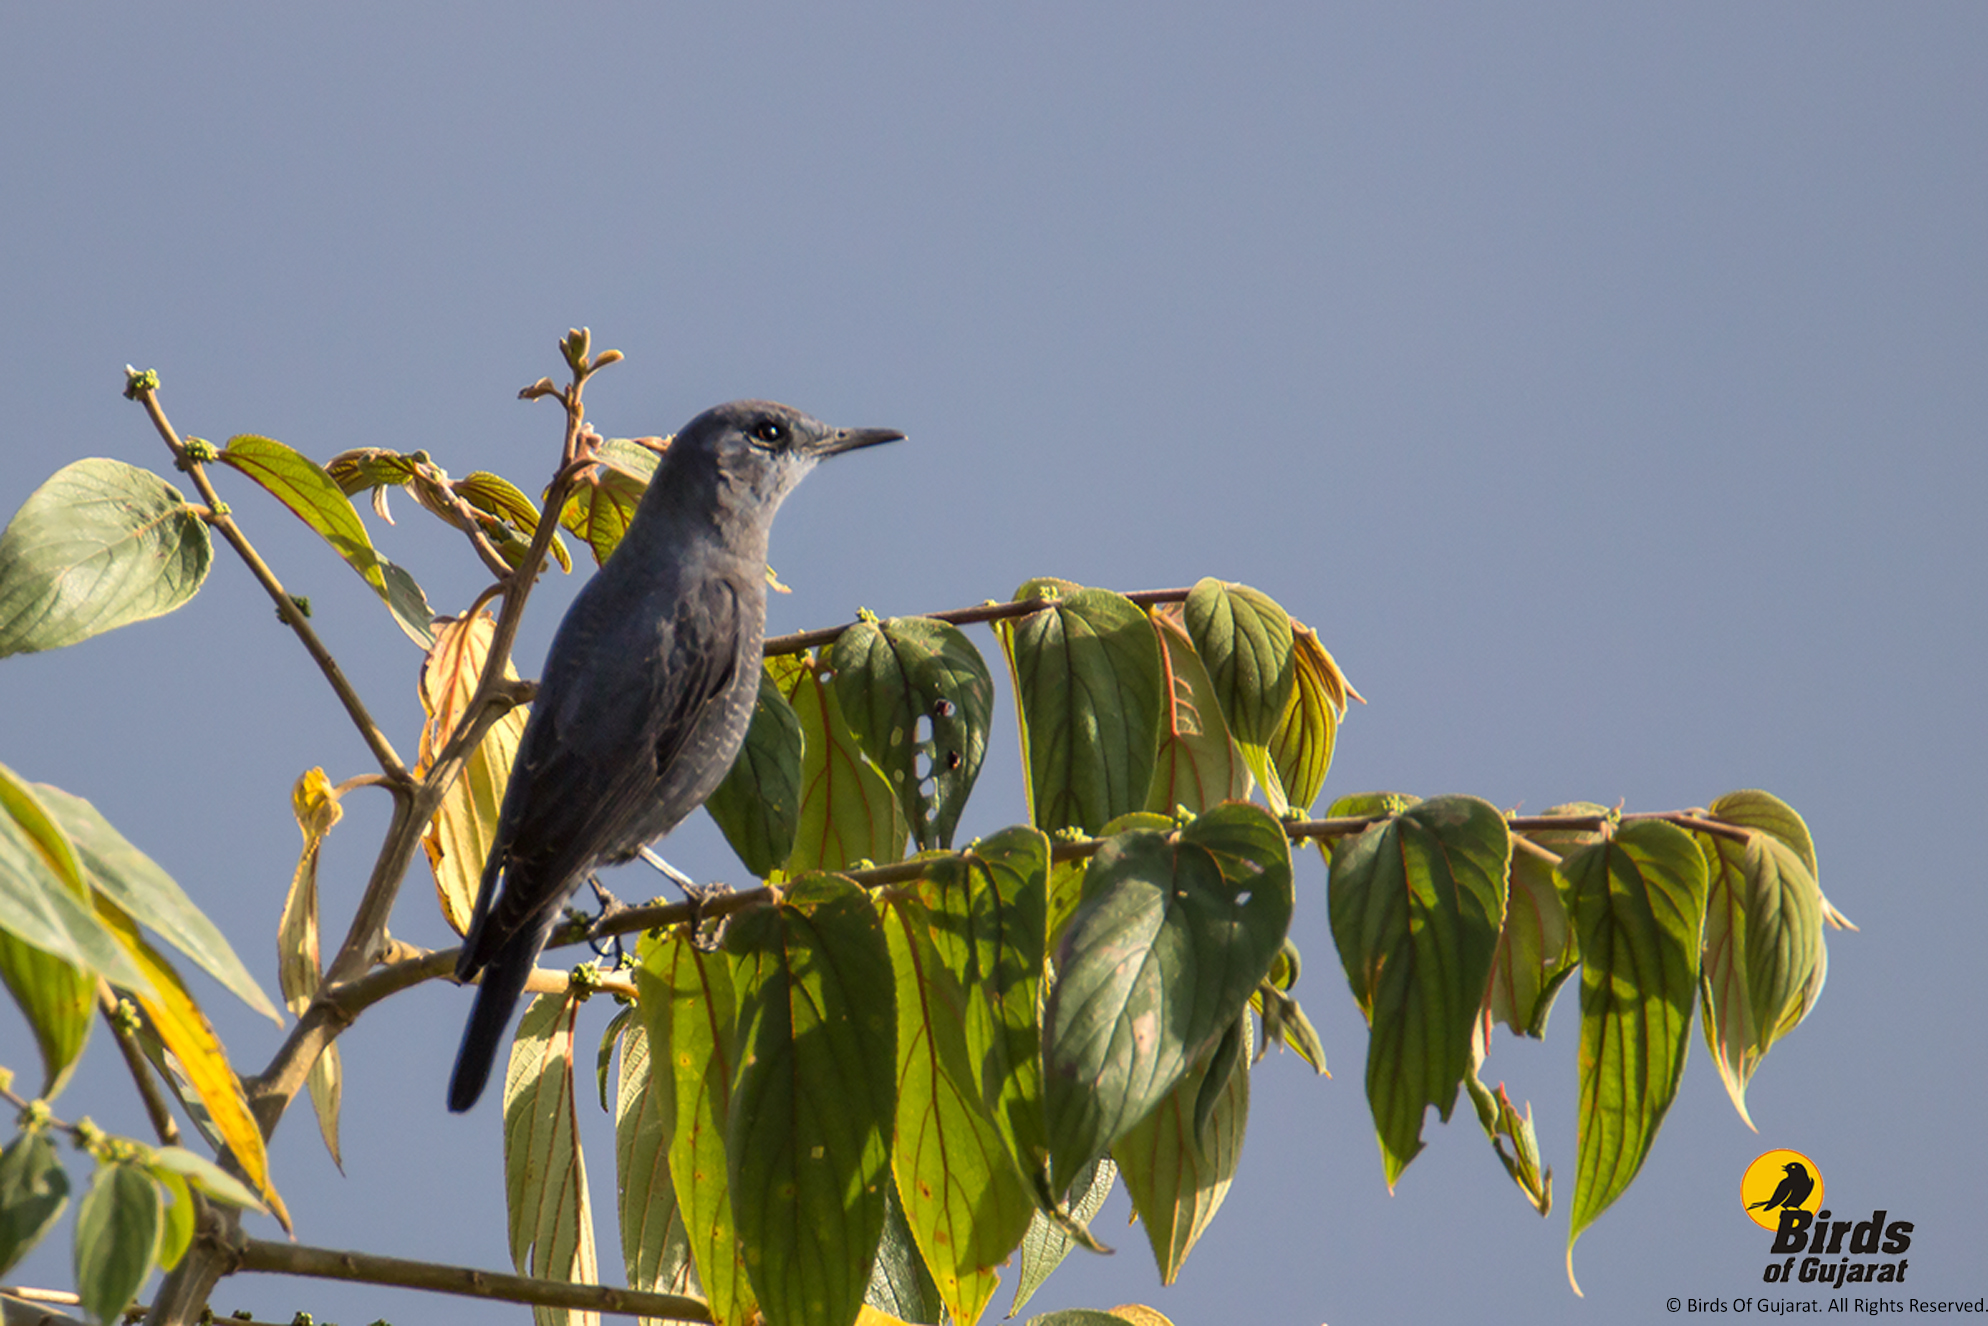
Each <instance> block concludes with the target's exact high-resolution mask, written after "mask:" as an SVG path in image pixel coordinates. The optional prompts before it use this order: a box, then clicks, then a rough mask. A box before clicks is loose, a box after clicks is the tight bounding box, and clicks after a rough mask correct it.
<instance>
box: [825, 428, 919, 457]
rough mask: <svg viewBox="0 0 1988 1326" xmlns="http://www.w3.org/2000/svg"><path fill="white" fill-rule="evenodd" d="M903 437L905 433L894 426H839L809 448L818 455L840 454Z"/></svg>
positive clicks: (898, 439) (899, 439)
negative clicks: (818, 443) (816, 444)
mask: <svg viewBox="0 0 1988 1326" xmlns="http://www.w3.org/2000/svg"><path fill="white" fill-rule="evenodd" d="M903 437H904V434H902V433H900V432H898V431H897V430H896V429H894V428H838V429H836V430H835V431H834V432H833V433H830V434H829V435H828V436H827V437H825V438H823V439H822V440H821V443H820V445H818V446H814V447H811V448H809V450H810V451H811V452H812V453H813V454H814V455H816V456H839V455H841V454H842V453H843V452H845V451H857V450H860V449H861V448H863V447H874V446H877V445H879V444H880V443H884V442H897V441H901V440H902V439H903Z"/></svg>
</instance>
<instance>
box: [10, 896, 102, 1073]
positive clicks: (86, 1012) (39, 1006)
mask: <svg viewBox="0 0 1988 1326" xmlns="http://www.w3.org/2000/svg"><path fill="white" fill-rule="evenodd" d="M0 980H4V981H5V982H6V984H7V990H8V993H10V994H12V995H13V996H14V1002H15V1004H17V1005H18V1006H19V1007H20V1010H21V1013H22V1015H23V1016H24V1017H26V1018H27V1020H28V1027H29V1029H30V1030H31V1031H32V1032H33V1033H34V1038H35V1050H36V1051H37V1052H38V1053H39V1054H40V1056H41V1090H40V1091H39V1092H37V1093H36V1094H37V1095H39V1096H41V1097H42V1099H44V1100H53V1099H54V1098H55V1097H56V1096H57V1095H59V1094H61V1091H62V1088H63V1087H64V1086H65V1085H67V1084H68V1081H69V1075H70V1074H71V1073H72V1072H74V1071H75V1068H76V1062H77V1060H79V1059H81V1058H82V1055H83V1047H84V1046H85V1045H86V1044H88V1043H89V1039H90V1024H91V1023H92V1022H93V1021H94V1020H95V1018H94V1014H95V1011H96V1010H95V1005H96V1001H97V977H96V973H94V972H91V971H88V970H86V969H84V968H82V967H78V966H77V965H76V964H74V963H72V962H65V961H63V960H62V959H61V958H58V957H56V956H55V955H54V954H53V953H48V952H44V951H43V950H41V949H38V948H36V947H34V946H33V945H32V944H27V943H23V942H22V941H21V940H18V939H16V938H14V936H13V935H11V934H8V933H7V932H5V931H0Z"/></svg>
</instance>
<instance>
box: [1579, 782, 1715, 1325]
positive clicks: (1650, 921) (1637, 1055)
mask: <svg viewBox="0 0 1988 1326" xmlns="http://www.w3.org/2000/svg"><path fill="white" fill-rule="evenodd" d="M1560 873H1561V875H1562V876H1563V877H1564V878H1565V879H1566V881H1567V883H1568V885H1569V887H1570V888H1571V890H1572V892H1573V897H1574V924H1575V928H1576V930H1577V931H1578V932H1579V935H1580V943H1581V1053H1580V1092H1579V1116H1578V1117H1579V1128H1578V1140H1577V1143H1576V1149H1577V1155H1578V1159H1577V1161H1576V1167H1577V1168H1576V1174H1575V1179H1574V1206H1573V1210H1572V1212H1571V1214H1570V1216H1569V1219H1568V1230H1567V1278H1568V1280H1569V1281H1570V1282H1571V1281H1572V1280H1573V1276H1574V1241H1575V1240H1576V1239H1578V1238H1579V1237H1580V1236H1581V1231H1582V1230H1584V1229H1586V1228H1587V1227H1588V1226H1589V1225H1591V1224H1593V1223H1594V1220H1595V1217H1596V1216H1598V1215H1600V1214H1601V1213H1602V1212H1603V1211H1604V1210H1606V1209H1607V1208H1608V1206H1609V1204H1610V1203H1611V1202H1613V1201H1614V1200H1615V1199H1616V1198H1617V1197H1619V1196H1621V1195H1622V1193H1623V1191H1624V1190H1626V1189H1627V1188H1628V1187H1629V1184H1630V1182H1631V1180H1633V1179H1634V1178H1635V1177H1636V1172H1637V1171H1638V1170H1640V1169H1641V1168H1642V1167H1643V1160H1644V1158H1645V1157H1647V1156H1648V1155H1649V1153H1650V1144H1651V1143H1652V1142H1653V1141H1655V1140H1656V1135H1657V1129H1658V1128H1659V1127H1660V1126H1661V1125H1662V1123H1663V1120H1664V1114H1665V1112H1666V1111H1667V1110H1669V1109H1670V1104H1671V1101H1672V1100H1673V1099H1675V1098H1676V1095H1677V1084H1678V1079H1679V1078H1680V1077H1682V1076H1683V1074H1684V1060H1685V1056H1686V1055H1687V1054H1688V1053H1689V1052H1690V1049H1691V1041H1690V1033H1691V1003H1692V1000H1693V998H1694V997H1695V996H1696V994H1697V992H1698V948H1699V940H1700V934H1701V932H1702V930H1703V928H1704V921H1705V895H1706V875H1705V858H1704V857H1703V856H1701V855H1700V854H1699V851H1698V847H1697V845H1696V844H1695V843H1693V842H1692V840H1691V835H1690V834H1688V833H1686V832H1684V830H1682V829H1679V828H1677V827H1675V826H1674V825H1670V824H1666V823H1664V822H1663V821H1662V820H1642V821H1638V822H1636V823H1633V824H1629V825H1625V826H1624V827H1622V828H1621V829H1619V830H1617V831H1616V833H1615V836H1614V837H1613V838H1612V839H1609V840H1607V841H1603V842H1598V843H1594V844H1592V845H1590V846H1587V847H1583V848H1581V849H1580V850H1579V851H1576V852H1571V853H1569V854H1568V855H1567V856H1566V857H1565V858H1564V859H1563V860H1562V862H1561V865H1560ZM1576 1288H1577V1290H1578V1286H1576Z"/></svg>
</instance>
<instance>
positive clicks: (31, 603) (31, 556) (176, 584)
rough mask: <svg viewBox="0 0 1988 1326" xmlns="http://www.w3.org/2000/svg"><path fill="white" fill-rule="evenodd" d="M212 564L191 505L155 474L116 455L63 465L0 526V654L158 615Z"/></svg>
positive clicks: (193, 588)
mask: <svg viewBox="0 0 1988 1326" xmlns="http://www.w3.org/2000/svg"><path fill="white" fill-rule="evenodd" d="M213 561H214V542H213V539H212V537H211V536H210V535H209V534H208V532H207V526H206V525H205V524H204V523H202V521H201V519H200V516H199V513H198V511H197V510H196V509H195V508H194V507H192V506H190V505H188V504H187V501H186V499H185V498H184V497H182V496H180V492H179V490H178V489H177V488H174V487H173V486H172V485H171V484H169V483H167V482H166V481H165V480H164V479H161V478H160V477H159V476H158V475H156V474H153V473H152V472H150V471H149V470H141V469H139V468H138V467H137V466H135V465H126V464H125V463H124V462H123V461H119V460H101V459H91V460H79V461H77V462H75V463H74V464H72V465H65V466H63V467H62V468H61V469H60V470H57V471H56V472H55V474H54V475H53V476H52V477H51V478H50V479H49V481H48V482H47V483H45V484H43V485H42V486H41V487H39V488H37V489H35V490H34V492H33V493H31V494H29V496H28V500H27V501H26V502H23V503H22V504H21V509H20V510H19V511H16V512H15V513H14V519H13V520H12V521H10V522H9V523H8V525H7V529H6V532H5V533H0V658H5V657H6V656H7V655H9V654H31V653H35V652H37V651H39V650H43V649H59V648H61V647H62V646H64V645H73V644H75V643H77V642H78V641H81V640H87V639H89V638H90V637H91V636H93V635H102V634H103V633H104V632H105V631H111V630H115V629H117V628H118V627H120V626H125V625H128V624H130V623H132V622H136V621H143V620H145V619H146V618H148V617H159V616H163V615H164V614H166V613H169V612H171V611H172V610H173V609H175V608H178V607H180V606H181V605H183V604H184V603H186V601H187V600H188V599H190V598H192V597H193V596H194V595H195V594H196V593H198V592H199V590H200V585H201V582H202V581H204V580H206V578H207V568H208V567H209V566H210V565H212V563H213Z"/></svg>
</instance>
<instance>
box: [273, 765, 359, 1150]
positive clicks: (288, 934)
mask: <svg viewBox="0 0 1988 1326" xmlns="http://www.w3.org/2000/svg"><path fill="white" fill-rule="evenodd" d="M290 809H291V812H292V813H293V814H295V815H296V817H297V828H298V829H299V830H301V831H302V833H303V835H304V847H303V850H302V851H301V852H300V853H299V854H298V856H297V869H296V870H295V871H294V872H293V873H292V874H291V876H290V892H289V894H288V895H287V896H286V897H285V898H284V900H283V916H282V919H281V920H279V921H278V922H277V923H276V979H277V982H278V984H279V985H280V986H281V988H282V992H283V1002H284V1003H285V1004H286V1005H287V1006H288V1007H289V1009H290V1011H291V1012H292V1013H294V1014H295V1015H296V1016H298V1017H299V1018H301V1017H303V1015H304V1011H305V1010H306V1009H308V1008H309V1007H310V1006H311V1001H312V1000H314V999H316V998H317V996H318V987H319V985H320V984H321V982H322V981H323V977H324V962H323V956H322V954H321V952H320V949H319V935H318V854H319V852H320V851H321V850H322V849H323V847H324V840H325V836H326V835H327V834H329V833H330V832H331V828H332V826H333V825H334V824H336V823H338V820H339V817H340V816H342V815H343V814H344V813H345V812H344V811H343V810H341V809H340V808H339V804H338V798H337V797H336V796H334V795H332V789H331V780H330V779H329V778H327V777H325V772H324V770H323V769H310V770H307V771H305V773H304V774H303V775H302V776H301V777H299V778H298V779H297V782H296V784H295V785H294V786H293V787H292V788H291V789H290ZM344 1082H345V1069H344V1065H343V1061H342V1060H341V1059H340V1057H339V1053H338V1042H336V1041H333V1042H331V1043H330V1044H328V1045H326V1046H325V1047H324V1050H323V1051H322V1052H321V1053H320V1054H319V1055H318V1058H317V1062H316V1063H314V1064H312V1065H311V1072H310V1077H309V1079H308V1085H309V1087H310V1093H311V1109H312V1112H313V1113H315V1114H316V1115H317V1119H318V1134H319V1135H320V1136H321V1137H323V1138H324V1147H325V1150H327V1151H329V1152H330V1153H331V1163H332V1164H334V1165H336V1166H337V1167H338V1168H339V1169H340V1170H341V1171H342V1170H344V1168H345V1162H344V1160H342V1159H341V1158H340V1156H339V1152H338V1112H339V1101H340V1098H341V1097H342V1096H343V1094H344V1090H345V1087H344Z"/></svg>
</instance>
